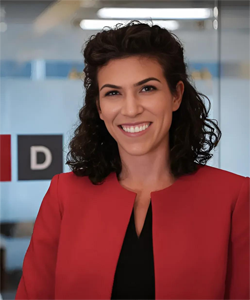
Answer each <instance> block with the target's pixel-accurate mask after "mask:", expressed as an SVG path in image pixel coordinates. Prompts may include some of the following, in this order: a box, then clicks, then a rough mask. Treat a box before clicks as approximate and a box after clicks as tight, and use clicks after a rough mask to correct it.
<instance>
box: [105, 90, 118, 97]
mask: <svg viewBox="0 0 250 300" xmlns="http://www.w3.org/2000/svg"><path fill="white" fill-rule="evenodd" d="M117 92H118V91H110V92H107V93H106V94H105V97H106V96H112V95H114V94H113V93H117ZM110 93H112V95H110Z"/></svg>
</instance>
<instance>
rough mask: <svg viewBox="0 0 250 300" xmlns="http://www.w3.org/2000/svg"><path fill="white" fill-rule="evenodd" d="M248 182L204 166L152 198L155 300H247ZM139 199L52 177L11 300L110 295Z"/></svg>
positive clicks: (110, 184)
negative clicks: (17, 284)
mask: <svg viewBox="0 0 250 300" xmlns="http://www.w3.org/2000/svg"><path fill="white" fill-rule="evenodd" d="M249 185H250V178H249V177H244V176H240V175H237V174H234V173H231V172H228V171H225V170H220V169H217V168H214V167H210V166H204V167H199V169H198V171H197V172H196V173H195V174H192V175H185V176H182V177H181V178H179V179H178V180H177V181H175V183H174V184H173V185H171V186H170V187H167V188H165V189H163V190H159V191H154V192H151V203H152V220H153V221H152V222H153V224H152V235H153V253H154V268H155V299H249ZM135 198H136V193H135V192H132V191H129V190H127V189H125V188H124V187H122V186H121V185H120V183H119V181H118V180H117V177H116V174H115V173H111V174H110V175H109V176H108V177H107V178H106V179H105V182H104V183H103V184H101V185H93V184H92V183H91V181H90V180H89V178H88V177H77V176H76V175H74V174H73V173H72V172H68V173H62V174H58V175H55V176H54V177H53V178H52V180H51V183H50V187H49V189H48V191H47V193H46V194H45V196H44V199H43V201H42V204H41V207H40V209H39V212H38V215H37V218H36V222H35V225H34V230H33V234H32V237H31V241H30V245H29V247H28V250H27V252H26V255H25V258H24V262H23V275H22V278H21V280H20V283H19V286H18V290H17V294H16V299H110V297H111V292H112V285H113V280H114V275H115V270H116V265H117V262H118V258H119V254H120V251H121V247H122V244H123V239H124V237H125V233H126V229H127V226H128V223H129V220H130V216H131V213H132V209H133V205H134V201H135Z"/></svg>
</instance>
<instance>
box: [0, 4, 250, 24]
mask: <svg viewBox="0 0 250 300" xmlns="http://www.w3.org/2000/svg"><path fill="white" fill-rule="evenodd" d="M62 1H64V2H67V3H72V4H73V3H76V2H78V3H79V7H78V8H77V9H75V11H74V14H72V15H74V16H75V15H78V16H81V14H84V15H86V14H88V11H89V13H90V15H91V16H92V15H93V12H96V11H97V10H98V9H99V8H101V7H104V6H106V7H110V6H113V7H114V6H115V7H158V8H160V7H169V8H171V7H172V8H178V7H182V8H185V7H210V8H212V7H214V6H215V5H216V3H218V1H216V0H210V1H209V0H203V1H202V0H185V1H183V0H174V1H173V0H157V1H152V0H133V1H132V0H131V1H123V0H120V1H119V0H118V1H117V0H116V1H114V0H113V1H110V0H78V1H77V0H70V1H69V0H62ZM56 2H57V0H43V1H41V0H30V1H22V0H19V1H18V0H14V1H10V0H9V1H6V0H3V1H1V2H0V3H1V4H0V7H1V8H4V10H5V17H4V21H5V22H7V23H32V22H33V21H35V20H36V18H37V17H38V16H39V15H41V14H42V13H44V12H45V11H46V10H47V11H48V10H49V9H51V7H52V5H53V4H56ZM59 2H60V1H59ZM219 2H220V3H221V5H222V6H223V7H224V8H226V7H227V8H228V9H230V8H231V9H233V8H235V7H238V8H242V9H243V10H246V7H249V1H248V0H247V1H227V0H223V1H219ZM95 17H97V16H95Z"/></svg>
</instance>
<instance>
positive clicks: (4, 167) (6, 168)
mask: <svg viewBox="0 0 250 300" xmlns="http://www.w3.org/2000/svg"><path fill="white" fill-rule="evenodd" d="M0 181H11V135H10V134H0Z"/></svg>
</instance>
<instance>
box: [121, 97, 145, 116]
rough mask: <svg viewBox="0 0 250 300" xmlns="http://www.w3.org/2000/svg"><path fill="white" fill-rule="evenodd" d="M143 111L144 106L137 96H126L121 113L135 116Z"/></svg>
mask: <svg viewBox="0 0 250 300" xmlns="http://www.w3.org/2000/svg"><path fill="white" fill-rule="evenodd" d="M142 111H143V107H142V105H141V103H140V101H139V100H138V99H136V97H133V96H130V97H126V98H124V101H123V103H122V108H121V114H122V115H126V116H130V117H133V116H135V115H137V114H138V113H141V112H142Z"/></svg>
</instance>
